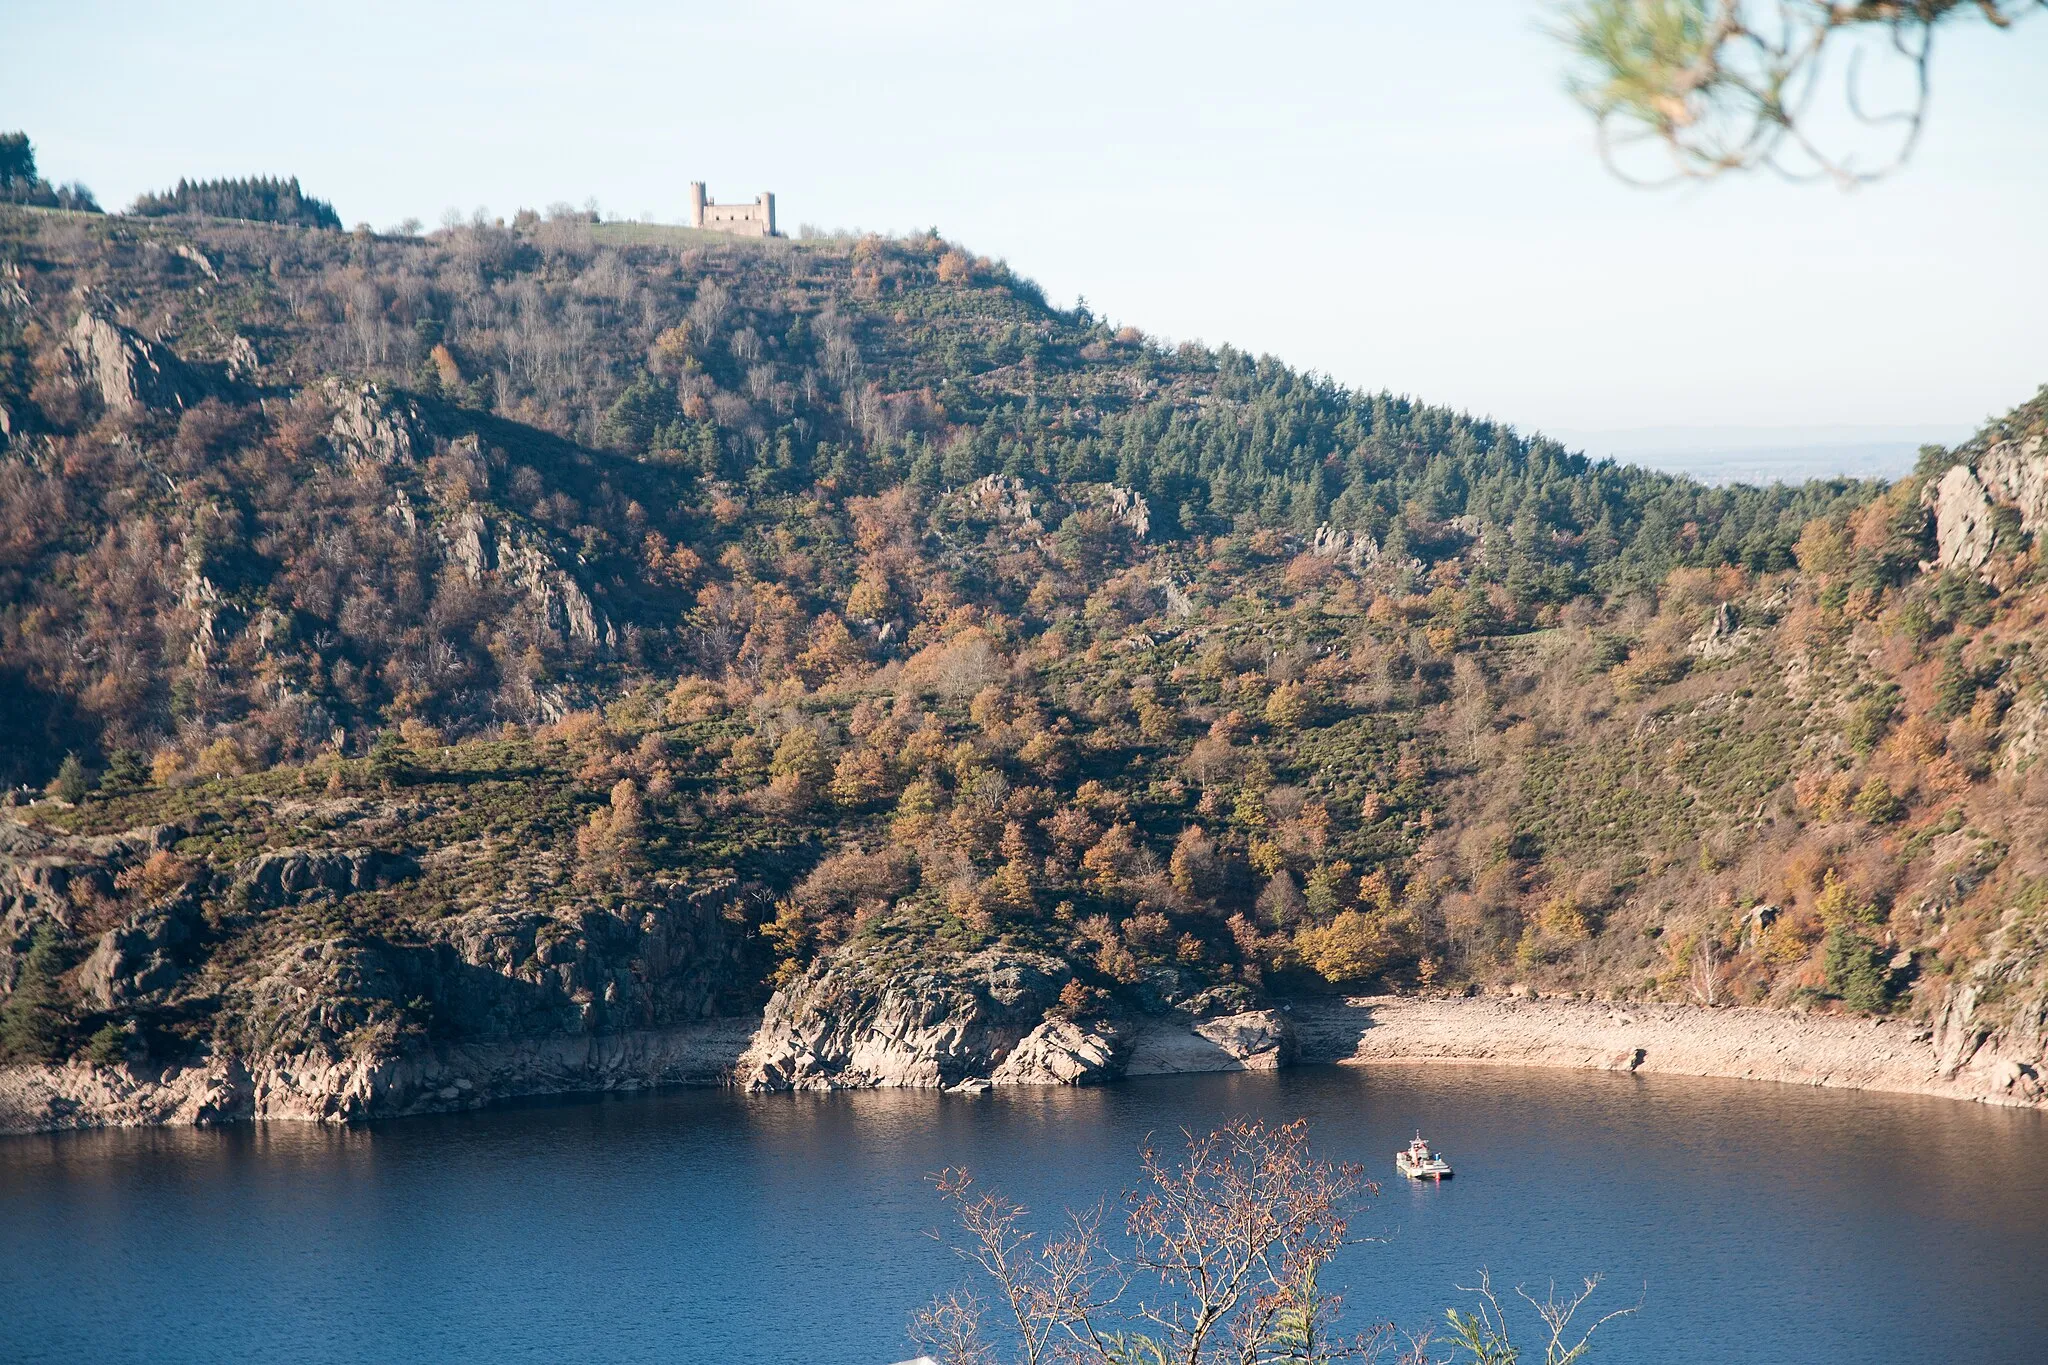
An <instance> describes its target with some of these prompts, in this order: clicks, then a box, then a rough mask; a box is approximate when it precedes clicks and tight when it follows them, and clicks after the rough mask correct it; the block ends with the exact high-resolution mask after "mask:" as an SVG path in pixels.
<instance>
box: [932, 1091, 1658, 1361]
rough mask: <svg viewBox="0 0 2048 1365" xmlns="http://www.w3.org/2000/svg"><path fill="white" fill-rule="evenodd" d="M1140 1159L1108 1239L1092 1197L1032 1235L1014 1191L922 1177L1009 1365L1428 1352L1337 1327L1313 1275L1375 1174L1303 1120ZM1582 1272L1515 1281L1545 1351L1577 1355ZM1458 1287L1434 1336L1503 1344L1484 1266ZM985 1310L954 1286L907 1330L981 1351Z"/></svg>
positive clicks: (1334, 1308)
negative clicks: (969, 1268) (944, 1208)
mask: <svg viewBox="0 0 2048 1365" xmlns="http://www.w3.org/2000/svg"><path fill="white" fill-rule="evenodd" d="M1141 1162H1142V1169H1143V1171H1144V1176H1145V1188H1144V1189H1142V1190H1141V1191H1139V1192H1136V1193H1132V1194H1127V1195H1126V1196H1125V1204H1126V1208H1127V1212H1126V1215H1125V1219H1124V1228H1123V1237H1122V1238H1121V1239H1118V1240H1116V1241H1114V1243H1113V1242H1112V1240H1111V1238H1109V1237H1108V1236H1107V1235H1105V1232H1104V1228H1103V1221H1104V1210H1103V1209H1102V1208H1101V1207H1100V1206H1098V1207H1097V1208H1095V1209H1093V1210H1091V1211H1088V1212H1085V1213H1081V1214H1070V1215H1069V1217H1068V1224H1067V1227H1066V1228H1065V1230H1064V1231H1062V1232H1061V1233H1060V1234H1058V1235H1056V1236H1054V1237H1051V1238H1047V1239H1044V1240H1041V1239H1040V1238H1039V1237H1038V1235H1037V1234H1036V1233H1034V1232H1033V1231H1032V1229H1031V1228H1030V1226H1029V1222H1028V1211H1027V1210H1026V1209H1025V1208H1024V1206H1023V1205H1021V1204H1019V1203H1017V1202H1016V1201H1014V1200H1011V1199H1008V1198H1006V1197H1004V1196H1003V1195H1001V1194H998V1193H995V1192H994V1191H990V1190H985V1189H982V1188H980V1187H979V1186H977V1185H975V1184H974V1182H973V1181H972V1180H971V1179H970V1178H969V1176H968V1175H967V1173H966V1172H964V1171H959V1170H952V1171H947V1172H945V1173H944V1174H943V1175H941V1176H940V1177H939V1181H938V1184H939V1189H940V1192H941V1193H942V1194H943V1195H944V1196H945V1197H946V1198H947V1199H948V1200H949V1201H950V1202H951V1203H952V1204H953V1205H954V1207H955V1208H956V1210H957V1211H958V1216H959V1219H960V1226H961V1229H962V1230H963V1231H964V1232H965V1233H966V1244H965V1245H964V1246H962V1247H960V1248H959V1251H960V1254H961V1256H963V1257H964V1258H965V1259H967V1260H968V1261H970V1262H971V1263H973V1264H974V1265H976V1266H978V1267H980V1268H981V1269H982V1270H983V1271H984V1272H986V1273H987V1275H988V1277H989V1278H990V1280H991V1281H993V1283H994V1285H995V1292H996V1297H997V1298H998V1299H999V1300H1000V1310H999V1313H1000V1318H1001V1324H1000V1326H999V1327H997V1328H996V1329H995V1331H994V1333H993V1335H995V1336H996V1337H998V1338H999V1339H1000V1340H1001V1342H1002V1343H1003V1346H1004V1347H1006V1348H1007V1349H1008V1351H1009V1358H1010V1359H1011V1360H1014V1361H1016V1362H1018V1365H1211V1363H1214V1365H1226V1363H1227V1365H1324V1363H1325V1362H1334V1361H1341V1360H1362V1361H1398V1362H1400V1365H1428V1362H1431V1361H1432V1360H1434V1359H1436V1358H1435V1357H1433V1356H1432V1355H1431V1354H1430V1340H1429V1338H1428V1336H1427V1335H1426V1334H1424V1335H1421V1336H1415V1337H1409V1338H1406V1339H1402V1338H1400V1337H1398V1336H1397V1334H1396V1333H1395V1332H1394V1330H1393V1328H1392V1327H1391V1326H1390V1325H1381V1326H1378V1327H1375V1328H1372V1329H1371V1330H1369V1331H1366V1332H1364V1333H1360V1334H1352V1335H1346V1334H1345V1332H1344V1331H1343V1330H1342V1329H1341V1328H1340V1326H1339V1323H1338V1314H1339V1309H1340V1307H1341V1303H1340V1300H1339V1297H1338V1296H1337V1295H1335V1294H1331V1293H1327V1292H1325V1291H1324V1289H1323V1288H1322V1286H1321V1283H1320V1278H1321V1275H1322V1272H1323V1271H1324V1269H1325V1267H1327V1266H1328V1264H1329V1262H1330V1259H1331V1258H1332V1257H1333V1256H1335V1255H1336V1254H1337V1252H1338V1250H1339V1249H1340V1248H1342V1247H1344V1246H1346V1245H1349V1244H1352V1243H1354V1242H1357V1241H1359V1240H1362V1239H1359V1238H1354V1237H1352V1236H1350V1235H1349V1231H1348V1230H1349V1219H1350V1215H1351V1214H1352V1213H1353V1212H1355V1211H1356V1209H1357V1208H1358V1207H1359V1205H1360V1201H1361V1200H1362V1199H1363V1198H1364V1196H1366V1195H1369V1194H1373V1193H1376V1192H1377V1188H1378V1187H1377V1186H1375V1185H1374V1184H1373V1183H1372V1182H1371V1181H1370V1180H1368V1179H1366V1177H1365V1173H1364V1172H1363V1170H1361V1169H1360V1168H1359V1167H1357V1166H1353V1165H1339V1164H1333V1163H1331V1162H1327V1161H1323V1160H1320V1159H1318V1158H1317V1157H1315V1156H1314V1155H1313V1154H1312V1153H1311V1152H1310V1150H1309V1145H1308V1129H1307V1123H1306V1121H1305V1120H1297V1121H1295V1122H1293V1123H1289V1124H1284V1125H1280V1126H1277V1127H1275V1126H1268V1125H1267V1124H1265V1123H1262V1122H1258V1121H1255V1120H1245V1119H1240V1120H1237V1121H1235V1122H1232V1123H1229V1124H1226V1125H1224V1126H1223V1127H1222V1128H1219V1129H1217V1130H1216V1131H1215V1132H1212V1133H1210V1134H1208V1135H1206V1136H1203V1137H1195V1136H1192V1135H1191V1136H1189V1138H1188V1141H1187V1147H1186V1150H1185V1152H1184V1153H1183V1154H1182V1155H1180V1157H1179V1158H1178V1159H1177V1160H1168V1159H1166V1158H1164V1157H1162V1156H1161V1154H1160V1153H1159V1152H1158V1151H1157V1150H1156V1149H1154V1148H1152V1147H1151V1146H1150V1145H1149V1144H1148V1146H1147V1147H1146V1149H1145V1151H1144V1152H1143V1153H1142V1157H1141ZM1593 1283H1594V1282H1592V1281H1588V1282H1587V1285H1586V1290H1585V1292H1584V1293H1582V1294H1580V1295H1579V1296H1578V1297H1576V1298H1573V1299H1569V1300H1559V1299H1558V1298H1557V1296H1556V1294H1555V1293H1554V1292H1553V1293H1552V1294H1551V1295H1550V1296H1549V1297H1548V1298H1547V1299H1545V1300H1544V1301H1542V1302H1538V1301H1537V1300H1536V1299H1534V1298H1531V1297H1530V1296H1528V1295H1526V1294H1524V1295H1523V1297H1524V1298H1528V1300H1529V1302H1530V1304H1531V1305H1533V1306H1534V1307H1535V1308H1536V1310H1537V1313H1538V1315H1539V1316H1540V1317H1541V1319H1542V1321H1543V1324H1544V1328H1545V1331H1546V1332H1547V1334H1548V1338H1549V1350H1550V1354H1549V1355H1548V1356H1547V1357H1546V1365H1571V1362H1574V1361H1577V1360H1579V1359H1580V1358H1581V1357H1583V1355H1584V1354H1585V1351H1586V1343H1587V1341H1588V1340H1589V1339H1590V1338H1591V1336H1592V1331H1591V1330H1588V1331H1587V1332H1586V1333H1585V1334H1584V1336H1583V1337H1581V1338H1580V1339H1579V1340H1578V1341H1577V1342H1576V1343H1569V1344H1568V1343H1567V1340H1566V1339H1567V1336H1568V1329H1569V1327H1570V1324H1571V1320H1572V1316H1573V1314H1574V1313H1575V1312H1576V1311H1577V1310H1578V1308H1579V1307H1580V1306H1581V1305H1582V1304H1583V1303H1584V1302H1585V1300H1586V1298H1587V1296H1588V1295H1590V1294H1591V1292H1592V1289H1593ZM1473 1292H1476V1293H1478V1294H1480V1295H1481V1305H1480V1311H1479V1313H1478V1315H1477V1316H1468V1315H1460V1314H1458V1313H1456V1312H1455V1311H1454V1312H1453V1313H1452V1314H1451V1315H1450V1321H1451V1337H1450V1344H1451V1345H1452V1347H1453V1348H1454V1349H1457V1350H1461V1351H1466V1352H1469V1353H1471V1354H1472V1356H1473V1357H1474V1359H1475V1360H1476V1361H1479V1362H1486V1363H1487V1365H1494V1363H1496V1362H1507V1361H1511V1360H1513V1359H1515V1356H1514V1355H1513V1349H1514V1348H1513V1345H1512V1343H1511V1341H1510V1339H1509V1337H1508V1331H1507V1321H1506V1317H1505V1315H1504V1314H1503V1313H1502V1311H1501V1306H1500V1304H1499V1303H1498V1301H1497V1300H1496V1299H1495V1298H1494V1297H1493V1293H1492V1289H1491V1285H1490V1282H1489V1281H1488V1280H1487V1279H1486V1278H1485V1277H1483V1276H1482V1278H1481V1280H1480V1287H1479V1289H1478V1290H1476V1291H1473ZM1517 1292H1520V1291H1517ZM1624 1311H1633V1310H1632V1309H1631V1310H1624ZM986 1313H987V1308H986V1306H985V1305H984V1304H983V1303H982V1301H981V1300H980V1299H978V1298H976V1297H975V1296H974V1295H973V1294H971V1293H969V1292H964V1291H956V1292H954V1293H951V1294H948V1295H946V1296H944V1297H942V1298H940V1299H938V1300H936V1301H935V1302H934V1303H933V1304H932V1305H931V1306H930V1307H928V1308H926V1309H924V1310H923V1311H922V1312H920V1313H919V1314H918V1315H917V1317H916V1318H915V1319H914V1321H913V1323H912V1326H911V1337H912V1339H913V1340H914V1341H916V1342H917V1344H918V1345H919V1346H920V1347H922V1348H923V1349H925V1350H926V1351H929V1352H930V1353H931V1354H932V1355H934V1356H935V1357H936V1358H937V1359H939V1360H941V1361H943V1362H945V1363H946V1365H996V1362H997V1361H998V1360H1000V1359H1002V1358H1003V1357H1002V1352H1001V1351H1000V1350H999V1349H998V1348H997V1346H996V1345H994V1344H992V1342H991V1340H990V1334H987V1333H985V1332H984V1317H985V1315H986ZM1612 1316H1615V1315H1614V1314H1610V1315H1609V1317H1612ZM1605 1321H1607V1319H1606V1318H1603V1319H1601V1322H1605ZM1599 1325H1600V1324H1599V1323H1595V1324H1594V1327H1595V1328H1597V1327H1598V1326H1599ZM1503 1351H1506V1352H1508V1354H1502V1352H1503Z"/></svg>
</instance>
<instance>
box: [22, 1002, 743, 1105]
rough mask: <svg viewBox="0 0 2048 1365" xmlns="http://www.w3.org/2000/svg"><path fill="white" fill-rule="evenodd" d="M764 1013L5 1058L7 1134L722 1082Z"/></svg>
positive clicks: (483, 1102)
mask: <svg viewBox="0 0 2048 1365" xmlns="http://www.w3.org/2000/svg"><path fill="white" fill-rule="evenodd" d="M758 1022H759V1021H758V1018H757V1017H752V1016H739V1017H734V1018H726V1019H713V1020H707V1021H704V1022H702V1023H696V1024H689V1025H682V1026H678V1027H674V1028H666V1029H656V1030H644V1031H633V1032H625V1033H616V1034H605V1035H597V1036H570V1037H555V1038H538V1039H519V1040H513V1041H507V1042H487V1043H454V1044H444V1045H437V1046H433V1047H429V1048H423V1049H420V1050H417V1051H414V1052H411V1053H408V1054H407V1055H405V1056H402V1057H387V1058H379V1057H373V1056H344V1057H340V1058H335V1057H331V1056H328V1055H327V1054H325V1053H319V1052H314V1053H305V1054H288V1053H286V1054H274V1055H270V1056H266V1057H263V1058H261V1059H258V1060H255V1061H254V1062H251V1061H250V1060H248V1059H245V1058H242V1057H239V1056H222V1057H218V1058H206V1059H201V1060H197V1061H194V1062H191V1063H189V1064H182V1065H173V1066H170V1067H165V1068H162V1069H157V1068H153V1067H148V1066H144V1065H140V1064H126V1065H120V1066H93V1065H91V1064H88V1063H84V1062H73V1063H70V1064H67V1065H64V1066H37V1067H29V1066H21V1067H5V1068H0V1134H8V1133H31V1132H48V1131H51V1130H55V1129H66V1128H101V1127H134V1126H140V1125H155V1124H201V1125H206V1124H219V1123H238V1122H247V1121H250V1120H257V1119H262V1120H284V1121H302V1122H316V1123H352V1122H359V1121H361V1120H364V1119H370V1118H390V1117H397V1116H401V1115H408V1114H430V1113H445V1112H449V1111H451V1110H461V1109H478V1108H482V1107H483V1106H485V1105H487V1104H492V1103H496V1102H499V1101H503V1100H507V1099H514V1098H518V1097H523V1096H534V1095H584V1094H600V1093H605V1092H611V1091H631V1090H644V1089H649V1088H651V1087H655V1086H670V1085H716V1084H720V1083H722V1082H724V1081H725V1080H726V1079H727V1078H728V1077H729V1076H730V1075H731V1072H732V1068H733V1064H734V1062H735V1061H736V1060H737V1058H738V1057H739V1054H740V1052H741V1050H742V1049H743V1048H744V1047H745V1046H746V1044H747V1040H748V1039H749V1038H750V1037H751V1036H752V1035H753V1032H754V1029H755V1026H756V1025H757V1023H758Z"/></svg>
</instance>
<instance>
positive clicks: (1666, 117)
mask: <svg viewBox="0 0 2048 1365" xmlns="http://www.w3.org/2000/svg"><path fill="white" fill-rule="evenodd" d="M2043 6H2048V0H1856V2H1855V3H1845V2H1844V0H1570V3H1569V4H1567V5H1566V7H1565V11H1564V18H1565V24H1564V30H1563V32H1562V33H1561V35H1560V36H1561V37H1562V38H1563V39H1564V41H1565V42H1566V43H1567V44H1568V45H1569V46H1570V47H1571V49H1572V51H1573V52H1574V54H1575V55H1576V56H1577V57H1578V59H1579V69H1578V70H1577V71H1576V72H1575V73H1574V77H1573V80H1572V90H1573V93H1574V94H1575V95H1577V96H1578V98H1579V100H1580V102H1581V103H1583V104H1584V105H1585V106H1586V107H1587V108H1588V109H1589V110H1591V111H1592V113H1593V116H1594V117H1595V118H1596V119H1597V120H1598V122H1599V128H1600V150H1601V155H1602V156H1603V157H1604V158H1605V159H1606V161H1607V164H1608V167H1609V168H1610V169H1611V170H1613V171H1614V172H1615V174H1617V175H1619V176H1621V177H1622V178H1623V179H1625V180H1630V181H1633V182H1635V183H1654V180H1653V179H1652V180H1646V178H1645V177H1644V176H1642V175H1641V174H1639V173H1638V171H1637V169H1636V163H1635V162H1634V161H1633V159H1632V158H1631V157H1630V155H1629V153H1630V149H1631V148H1632V147H1634V146H1637V145H1642V144H1648V145H1651V146H1653V147H1658V148H1660V149H1661V150H1662V151H1663V152H1664V153H1666V154H1667V155H1668V158H1669V161H1668V167H1669V168H1668V170H1667V171H1666V173H1665V176H1664V178H1663V179H1664V183H1670V182H1672V181H1682V180H1697V179H1704V178H1709V177H1712V176H1716V175H1720V174H1722V173H1723V172H1726V171H1737V170H1752V169H1757V168H1768V169H1771V170H1774V171H1777V172H1779V173H1780V174H1782V175H1785V176H1787V177H1789V178H1792V179H1822V178H1825V179H1829V180H1833V181H1834V182H1836V183H1837V184H1840V185H1843V186H1850V185H1855V184H1859V183H1862V182H1864V181H1868V180H1874V179H1876V178H1878V177H1879V176H1882V175H1885V174H1887V173H1889V172H1891V171H1893V170H1896V169H1897V168H1898V167H1899V166H1900V165H1901V164H1903V163H1904V162H1905V160H1906V158H1907V157H1909V156H1910V155H1912V152H1913V147H1914V145H1915V144H1916V143H1917V142H1918V141H1919V137H1920V129H1921V127H1922V125H1923V124H1924V123H1925V121H1926V116H1927V96H1928V88H1929V69H1930V63H1931V61H1932V59H1933V55H1934V36H1935V33H1936V31H1937V30H1938V29H1939V28H1940V27H1941V26H1943V25H1944V24H1946V23H1949V22H1950V21H1954V20H1970V19H1975V20H1981V21H1986V22H1989V23H1990V24H1993V25H1995V26H1997V27H1999V28H2008V27H2010V26H2011V24H2012V22H2013V20H2014V19H2016V18H2018V17H2020V16H2021V15H2022V14H2024V13H2027V12H2030V11H2038V10H2040V9H2041V8H2042V7H2043ZM1873 68H1874V69H1875V74H1876V75H1877V77H1878V79H1879V80H1880V81H1882V82H1886V83H1887V84H1888V88H1887V89H1886V90H1884V91H1881V92H1880V93H1879V96H1878V103H1877V104H1876V106H1875V107H1873V104H1872V99H1871V94H1870V92H1869V91H1867V90H1866V88H1865V80H1866V78H1867V77H1869V76H1870V75H1872V73H1873ZM1837 86H1839V88H1840V91H1841V94H1840V103H1841V106H1842V108H1841V110H1840V114H1846V115H1847V120H1846V124H1847V128H1848V129H1850V130H1860V132H1861V134H1862V135H1863V136H1862V141H1863V142H1864V143H1865V144H1866V145H1865V146H1864V147H1862V148H1860V149H1859V148H1857V147H1854V146H1843V145H1827V144H1829V143H1835V142H1839V141H1841V140H1842V139H1843V138H1844V137H1845V136H1846V137H1847V138H1848V139H1849V140H1851V141H1853V140H1854V139H1855V136H1856V134H1855V132H1854V131H1851V132H1849V133H1847V134H1846V135H1845V133H1844V129H1843V125H1844V123H1845V120H1844V119H1843V118H1841V117H1840V116H1839V115H1837V114H1835V111H1832V110H1830V109H1828V108H1826V107H1825V106H1826V104H1827V103H1828V100H1827V99H1826V97H1827V96H1828V94H1829V92H1830V91H1831V90H1833V89H1834V88H1835V87H1837ZM1817 126H1818V127H1825V128H1827V131H1826V132H1816V127H1817ZM1859 150H1862V151H1864V152H1874V153H1875V154H1876V159H1875V160H1874V161H1870V162H1859V161H1858V151H1859Z"/></svg>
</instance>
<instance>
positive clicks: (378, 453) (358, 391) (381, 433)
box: [324, 379, 426, 465]
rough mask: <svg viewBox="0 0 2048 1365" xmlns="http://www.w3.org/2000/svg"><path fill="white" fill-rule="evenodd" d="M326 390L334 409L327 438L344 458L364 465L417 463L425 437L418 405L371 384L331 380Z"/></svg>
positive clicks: (329, 402) (328, 399)
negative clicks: (418, 450) (416, 452)
mask: <svg viewBox="0 0 2048 1365" xmlns="http://www.w3.org/2000/svg"><path fill="white" fill-rule="evenodd" d="M324 391H325V393H326V395H327V402H328V405H329V406H330V407H332V408H333V410H334V420H333V422H332V423H331V424H330V426H329V429H328V439H329V440H330V441H332V442H333V444H334V449H335V451H336V453H337V454H339V455H340V456H341V457H342V458H343V459H345V460H347V461H349V462H350V463H351V464H364V465H411V464H412V463H414V459H415V451H416V450H417V449H419V448H421V447H422V446H423V445H424V443H425V439H426V438H425V435H424V428H423V426H422V424H421V420H420V410H419V408H418V406H417V405H416V404H414V403H413V402H412V401H411V400H409V399H405V398H400V397H396V396H393V395H391V394H387V393H386V392H385V391H384V390H383V388H381V387H380V386H378V385H376V384H370V383H360V384H356V383H349V382H346V381H344V380H340V379H329V380H328V381H327V382H326V384H325V385H324Z"/></svg>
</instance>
